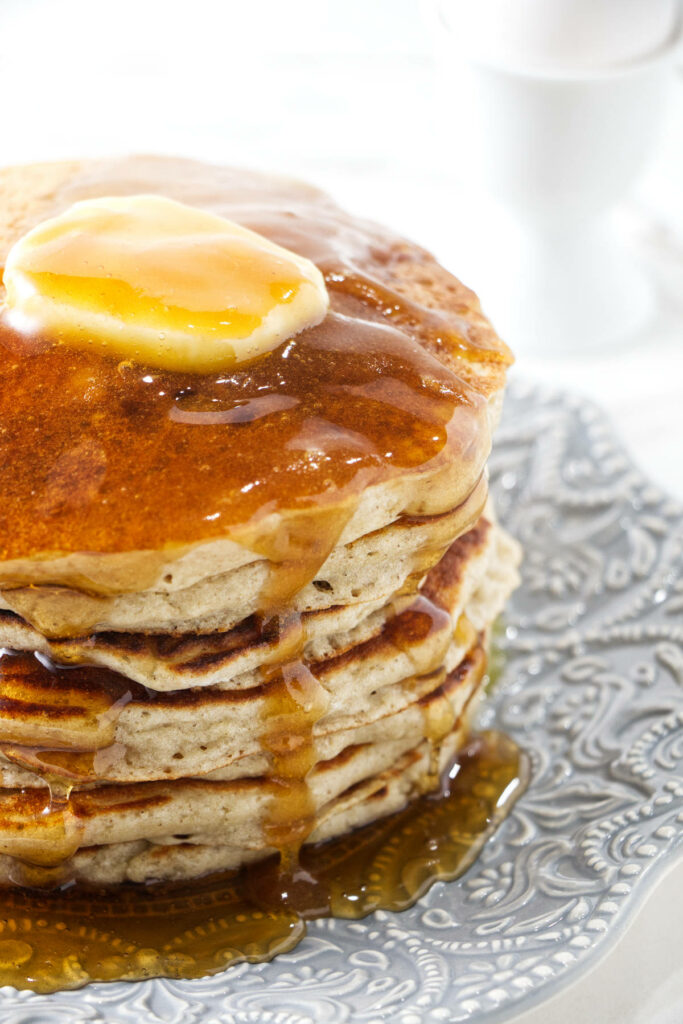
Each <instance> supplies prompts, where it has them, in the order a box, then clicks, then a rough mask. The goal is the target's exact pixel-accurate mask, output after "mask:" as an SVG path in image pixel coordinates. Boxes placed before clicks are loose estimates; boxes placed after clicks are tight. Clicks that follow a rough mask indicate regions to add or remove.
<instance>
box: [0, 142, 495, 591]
mask: <svg viewBox="0 0 683 1024" xmlns="http://www.w3.org/2000/svg"><path fill="white" fill-rule="evenodd" d="M143 192H148V193H150V192H151V193H158V194H163V195H167V196H170V197H171V198H174V199H178V200H180V201H183V202H186V203H190V204H193V205H196V206H198V207H201V208H205V209H209V210H212V211H214V212H216V213H219V214H221V215H223V216H227V217H229V218H230V219H232V220H235V221H237V222H238V223H240V224H243V225H245V226H246V227H249V228H252V229H254V230H256V231H259V232H261V233H262V234H264V235H265V236H267V237H268V238H271V239H272V240H273V241H275V242H276V243H278V244H280V245H284V246H286V247H287V248H289V249H291V250H293V251H295V252H297V253H300V254H301V255H303V256H307V257H308V258H310V259H312V260H313V261H314V262H315V263H316V264H317V265H318V266H319V267H320V269H321V270H322V271H323V273H324V275H325V278H326V282H327V287H328V290H329V292H330V297H331V306H330V313H329V315H328V316H327V318H326V319H325V320H324V321H323V322H322V323H321V324H320V325H319V326H318V327H316V328H312V329H310V330H308V331H305V332H303V333H302V334H301V335H299V336H297V337H296V338H295V339H291V340H290V341H288V342H287V343H286V344H285V345H283V346H280V348H279V349H276V350H275V351H274V352H272V353H269V354H268V355H266V356H264V357H262V358H260V359H258V360H255V361H254V362H253V363H251V364H248V365H247V366H245V367H240V368H239V369H238V370H235V371H232V372H230V373H224V374H222V375H221V374H213V375H211V374H207V375H201V376H200V375H187V374H181V373H169V372H166V371H158V370H154V371H151V370H149V368H145V367H142V366H137V365H134V364H127V363H126V364H123V363H121V364H117V363H116V362H115V361H113V360H108V359H107V358H103V357H99V356H95V355H93V354H90V353H87V354H86V353H80V352H76V351H74V350H72V349H70V348H69V347H68V346H64V345H60V344H54V343H53V342H52V341H51V340H50V339H45V338H29V339H27V338H25V337H19V336H17V335H16V334H13V333H12V331H10V330H9V328H8V327H7V326H6V325H5V326H3V327H2V329H1V331H0V372H2V375H3V389H2V393H1V394H0V490H1V491H2V494H3V502H2V507H1V509H0V582H1V583H2V586H3V589H5V588H12V587H20V586H26V585H34V584H39V585H57V586H66V587H71V588H74V589H77V590H80V591H82V592H85V593H89V594H109V595H112V594H121V593H131V592H132V593H136V592H139V591H141V590H146V589H149V588H150V587H154V586H155V585H156V584H158V583H159V582H160V581H163V580H164V578H165V577H167V576H169V575H171V576H172V583H170V584H169V585H170V586H174V585H177V586H178V587H187V586H188V581H192V580H199V579H203V578H206V577H207V576H209V575H211V576H217V575H218V574H220V573H221V572H222V571H224V569H226V568H230V567H232V566H234V564H235V561H236V558H237V555H236V549H241V550H243V551H247V552H251V553H254V554H256V555H257V556H258V557H261V558H266V559H268V561H269V562H270V563H271V564H275V565H278V566H284V567H285V568H286V573H285V575H288V576H289V577H291V576H292V573H294V574H295V575H296V579H295V580H294V581H292V579H291V578H290V579H289V580H288V581H287V583H286V586H285V590H287V589H289V591H290V592H295V591H296V590H297V589H300V588H301V586H303V585H305V583H306V582H308V581H310V580H311V579H313V578H314V576H315V573H316V571H317V569H318V568H319V567H320V566H321V565H322V564H323V563H324V562H325V560H326V559H327V557H328V556H329V554H330V552H331V551H332V550H333V549H334V548H335V546H336V545H337V544H339V543H341V542H343V543H349V541H351V540H353V539H355V538H358V537H361V536H363V535H365V534H367V533H369V532H371V531H373V530H377V529H381V528H382V527H383V526H386V525H388V524H389V523H391V522H393V521H395V520H396V519H397V518H398V517H399V516H401V515H405V514H408V515H412V516H433V515H440V514H442V513H444V512H446V511H448V510H451V509H454V508H456V507H457V506H458V505H460V504H461V503H462V502H463V501H465V499H466V498H467V497H468V496H469V495H470V493H471V492H472V490H473V489H474V487H475V485H476V483H477V481H478V479H479V477H480V476H481V473H482V470H483V467H484V463H485V460H486V457H487V455H488V451H489V447H490V433H491V426H492V423H493V421H495V418H496V416H497V411H498V407H499V399H500V396H501V394H502V389H503V386H504V377H505V368H506V366H507V365H508V364H509V362H510V361H511V357H510V354H509V352H508V350H507V349H506V347H505V346H504V345H503V344H502V343H501V342H500V341H499V340H498V339H497V337H496V335H495V333H494V332H493V330H492V328H491V327H490V325H489V324H488V322H487V321H486V319H485V318H484V317H483V315H482V314H481V312H480V309H479V305H478V302H477V300H476V298H475V296H474V295H473V294H472V293H471V292H470V291H469V290H468V289H466V288H464V287H463V286H462V285H461V284H460V283H459V282H458V281H456V279H455V278H453V277H451V275H449V274H448V273H447V272H446V271H445V270H443V269H442V268H441V267H439V266H438V264H436V263H435V261H434V260H433V259H432V257H430V256H429V255H428V254H426V253H425V252H424V251H423V250H421V249H419V248H417V247H415V246H413V245H411V244H410V243H407V242H404V241H403V240H401V239H398V238H395V237H394V236H393V235H391V234H390V233H388V232H386V231H384V230H382V229H380V228H377V227H375V226H374V225H368V224H366V223H364V222H360V221H357V220H354V219H353V218H350V217H348V216H347V215H346V214H344V213H343V212H341V211H340V210H339V209H338V208H337V207H336V206H335V205H334V204H333V203H332V202H331V201H330V200H329V199H328V198H327V197H325V196H324V195H322V194H321V193H320V192H318V191H316V190H314V189H310V188H308V187H306V186H304V185H300V184H298V183H293V182H290V181H284V180H281V179H273V178H267V177H263V176H260V175H254V174H249V173H246V172H240V171H234V170H230V169H226V168H217V167H210V166H206V165H202V164H196V163H193V162H190V161H177V160H165V159H156V158H135V159H128V160H123V161H108V162H93V163H87V164H81V163H68V164H58V165H45V166H34V167H25V168H15V169H10V170H7V171H4V172H0V260H4V256H5V254H6V252H7V250H8V248H9V246H10V245H11V244H12V243H13V242H14V241H16V239H17V238H18V237H20V236H21V235H22V234H23V233H24V232H25V231H27V230H28V229H30V228H31V227H32V226H34V225H35V224H36V223H37V222H38V221H40V220H42V219H44V218H46V217H48V216H52V215H55V214H57V213H59V212H62V211H63V210H64V209H66V208H67V207H68V206H69V205H70V204H71V203H72V202H74V201H76V200H78V199H83V198H87V197H93V196H98V195H99V196H101V195H112V194H118V195H122V194H134V193H143ZM468 525H469V524H468ZM293 567H294V568H293ZM169 568H170V569H171V571H170V573H169ZM176 570H177V571H176ZM176 580H177V581H178V582H177V584H176ZM276 590H277V588H276ZM284 596H285V599H287V597H288V594H287V593H285V595H284ZM271 601H272V604H273V605H278V604H282V603H283V594H282V591H280V592H279V593H275V592H274V593H273V594H272V595H271Z"/></svg>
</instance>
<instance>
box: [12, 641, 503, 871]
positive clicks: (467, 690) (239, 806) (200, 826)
mask: <svg viewBox="0 0 683 1024" xmlns="http://www.w3.org/2000/svg"><path fill="white" fill-rule="evenodd" d="M483 665H484V659H483V657H482V656H481V654H479V655H476V654H475V655H474V656H473V658H472V659H471V661H466V662H464V663H463V665H462V668H461V669H460V671H457V670H456V672H454V673H452V674H451V675H450V676H449V677H447V678H446V679H445V680H443V681H442V682H441V683H440V684H439V686H438V687H437V688H436V689H435V690H434V691H432V693H431V694H428V695H425V697H424V704H423V706H424V707H425V708H426V709H427V710H429V707H430V704H432V703H433V704H435V705H436V706H437V707H438V709H439V714H442V713H443V705H444V703H445V702H448V704H449V705H451V706H452V708H453V710H452V718H451V720H450V723H449V724H450V728H449V729H448V731H447V733H446V734H445V735H444V736H441V737H440V738H439V744H438V747H436V748H432V746H431V745H430V743H429V741H428V740H425V739H421V740H420V741H419V742H418V744H417V745H416V746H412V740H413V737H412V736H410V735H405V736H404V737H402V738H400V739H393V740H392V739H389V740H387V741H384V742H381V741H380V742H371V743H368V744H357V745H353V746H351V747H346V748H344V749H343V750H342V751H341V752H340V753H339V754H338V755H337V756H336V757H333V758H331V759H330V760H328V761H321V762H319V763H318V764H316V765H315V767H314V768H313V769H312V771H311V772H310V775H309V780H308V787H309V792H310V794H311V801H312V803H311V810H310V813H311V821H310V822H307V823H306V826H307V829H306V831H307V841H308V842H317V841H320V840H323V839H328V838H331V837H332V836H334V835H339V834H341V833H342V832H345V831H347V830H348V828H355V827H358V826H359V825H361V824H365V823H366V822H368V821H371V820H373V819H374V818H375V817H377V816H381V815H382V814H387V813H391V812H392V811H393V810H396V809H397V808H398V807H400V806H402V805H403V804H404V803H405V801H406V799H408V798H410V797H411V796H416V795H418V793H420V792H424V791H425V790H426V789H427V788H429V787H430V786H431V787H433V786H434V782H435V779H437V778H438V774H439V770H440V769H441V768H442V767H444V766H445V765H446V764H447V763H448V761H449V759H450V758H452V755H453V753H454V752H455V751H456V750H457V749H458V747H459V746H460V745H462V742H463V741H464V739H465V736H466V721H467V716H466V713H465V712H466V708H467V706H468V704H469V701H471V700H472V699H473V697H474V695H475V693H476V692H477V689H478V687H479V684H480V682H481V677H482V669H483ZM456 694H457V698H456ZM456 708H459V712H460V713H459V716H458V718H457V719H456V722H455V724H454V723H453V718H455V717H456V714H457V712H456ZM377 794H381V796H379V797H378V796H377ZM279 795H280V794H279V793H278V786H277V782H274V781H273V780H272V779H269V778H263V777H255V778H254V777H249V778H246V779H237V780H228V781H225V780H220V779H215V778H214V779H208V778H204V779H202V778H193V779H179V780H175V781H173V782H164V783H137V784H129V785H125V786H121V785H115V784H110V785H102V786H98V787H95V788H91V789H84V790H75V791H73V792H72V794H71V796H70V798H69V805H68V813H66V814H65V812H64V810H63V808H61V807H59V805H57V807H56V809H55V808H54V805H51V804H50V802H49V799H48V800H47V801H46V793H45V790H41V789H38V788H34V789H4V790H2V791H0V854H4V855H5V857H6V858H7V859H5V860H4V863H5V866H6V867H7V869H8V870H11V862H12V859H14V860H17V861H20V862H21V863H22V864H25V865H28V866H29V867H28V873H27V875H26V876H25V877H26V879H27V881H28V880H29V879H31V880H32V882H33V884H37V883H39V882H40V883H41V884H44V883H45V882H46V881H52V882H56V881H58V880H59V879H60V878H64V877H72V876H73V872H72V867H73V866H74V865H73V862H72V859H73V858H74V854H75V853H76V851H77V850H81V851H82V850H86V851H88V853H89V854H90V855H92V854H91V851H93V848H94V849H95V850H97V848H100V847H103V846H105V847H107V848H109V847H114V850H113V851H112V853H113V854H114V855H116V847H117V846H119V845H124V844H130V843H136V842H139V841H140V840H144V841H145V845H147V844H148V843H151V844H153V845H154V846H159V845H163V846H168V845H170V846H175V845H177V844H179V843H182V844H183V846H184V847H185V850H184V858H183V860H184V862H185V865H186V869H185V872H183V871H178V870H176V871H173V872H172V873H171V870H170V869H171V863H170V862H169V861H167V862H166V865H165V867H164V869H163V871H161V870H160V868H161V862H162V860H163V859H162V858H160V861H159V863H158V864H157V868H156V873H154V867H153V864H150V865H149V867H148V869H147V870H148V872H149V873H148V874H146V875H144V876H143V877H140V870H141V865H140V863H138V866H137V868H136V869H134V871H135V874H130V873H127V875H125V876H124V877H128V878H132V880H135V881H141V880H147V879H150V878H156V879H158V878H162V877H165V878H168V877H175V878H178V877H186V875H192V874H203V873H204V872H205V871H206V870H207V867H206V861H207V850H206V848H207V847H208V848H210V849H216V851H217V854H218V856H217V857H216V858H215V860H214V863H213V864H211V865H210V869H211V870H216V869H218V868H227V867H229V868H233V867H237V866H239V865H240V864H243V863H249V862H250V861H253V860H257V859H261V858H263V857H264V856H268V855H269V854H271V853H274V852H276V851H277V846H276V845H275V844H273V842H272V836H271V835H269V833H268V829H267V827H266V829H265V831H264V823H265V824H266V826H267V823H268V822H269V819H270V814H271V813H272V811H271V808H272V806H273V803H274V802H275V803H277V800H278V797H279ZM46 808H48V812H47V813H46ZM50 808H52V809H50ZM138 852H139V851H138ZM195 852H196V853H197V860H195V859H194V857H193V854H194V853H195ZM228 853H229V856H228ZM193 861H194V863H193ZM31 866H32V867H31ZM80 870H81V872H82V871H83V870H84V869H83V867H81V869H80ZM136 875H137V876H138V877H136ZM1 877H2V875H1V874H0V878H1ZM79 877H81V878H88V877H92V876H88V875H87V874H85V873H83V874H80V875H79ZM108 880H109V881H111V880H112V879H111V878H110V879H108ZM115 880H118V879H115Z"/></svg>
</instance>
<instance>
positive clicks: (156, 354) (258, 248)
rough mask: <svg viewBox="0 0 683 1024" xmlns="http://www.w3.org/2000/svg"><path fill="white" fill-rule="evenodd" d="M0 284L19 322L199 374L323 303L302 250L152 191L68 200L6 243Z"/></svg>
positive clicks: (314, 317) (269, 344)
mask: <svg viewBox="0 0 683 1024" xmlns="http://www.w3.org/2000/svg"><path fill="white" fill-rule="evenodd" d="M4 284H5V289H6V291H7V307H8V312H7V315H8V317H9V320H10V322H11V323H12V324H13V326H14V327H16V328H18V329H19V330H22V331H25V332H29V333H37V334H41V335H46V336H53V337H56V338H57V339H58V340H59V341H61V342H62V343H64V344H68V345H73V346H75V347H77V348H92V347H97V348H100V349H103V350H106V352H108V353H110V354H111V355H112V356H114V357H116V358H120V359H132V360H135V361H136V362H139V363H143V364H146V365H150V366H155V367H161V368H165V369H169V370H179V371H186V372H198V373H206V372H210V371H212V370H222V369H226V368H229V367H230V366H235V365H238V364H240V363H244V362H246V361H248V360H250V359H254V358H255V357H256V356H259V355H261V354H262V353H264V352H268V351H270V350H271V349H274V348H276V347H277V346H278V345H279V344H281V342H283V341H285V340H286V339H287V338H291V337H292V336H293V335H295V334H298V333H299V332H300V331H303V330H305V329H306V328H307V327H312V326H314V325H315V324H317V323H319V322H320V321H321V320H322V319H323V317H324V316H325V313H326V312H327V308H328V305H329V297H328V294H327V289H326V287H325V282H324V280H323V276H322V274H321V273H320V271H319V270H318V268H317V267H316V266H315V265H314V264H313V263H311V262H310V260H307V259H305V258H304V257H302V256H298V255H296V253H293V252H290V251H289V249H284V248H282V247H281V246H278V245H275V244H274V243H273V242H271V241H269V240H268V239H267V238H264V237H263V236H262V235H260V234H257V233H256V232H254V231H249V230H248V229H247V228H244V227H241V226H240V225H239V224H234V223H233V222H232V221H229V220H226V219H225V218H223V217H218V216H216V215H214V214H211V213H206V212H205V211H203V210H199V209H196V208H194V207H191V206H186V205H185V204H183V203H177V202H175V201H173V200H171V199H166V198H164V197H163V196H156V195H138V196H122V197H105V198H100V199H87V200H85V201H83V202H79V203H74V205H73V206H71V207H70V208H69V209H68V210H67V211H66V212H65V213H63V214H61V215H60V216H58V217H55V218H53V219H51V220H46V221H44V222H43V223H42V224H39V225H38V226H37V227H36V228H34V229H33V230H32V231H29V232H28V234H26V235H24V237H23V238H21V239H20V240H19V241H18V242H17V243H16V244H15V245H14V246H13V248H12V249H11V250H10V253H9V255H8V257H7V261H6V264H5V272H4Z"/></svg>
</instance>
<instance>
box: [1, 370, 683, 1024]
mask: <svg viewBox="0 0 683 1024" xmlns="http://www.w3.org/2000/svg"><path fill="white" fill-rule="evenodd" d="M491 479H492V485H493V490H494V492H495V495H496V498H497V501H498V512H499V515H500V518H501V520H502V521H503V522H504V523H505V525H506V526H507V527H508V529H509V530H510V531H511V532H512V533H513V534H514V535H515V536H517V537H518V538H519V539H520V540H521V542H522V544H523V545H524V548H525V561H524V566H523V583H522V586H521V587H520V589H519V590H518V591H517V593H516V594H515V596H514V598H513V600H512V602H511V604H510V608H509V611H508V613H507V616H506V624H505V625H506V628H505V631H504V636H503V639H502V646H503V648H504V657H505V668H504V671H503V674H502V677H501V679H500V681H499V683H498V684H497V686H496V688H495V689H494V692H493V694H492V695H491V698H490V701H489V704H488V707H487V710H486V724H487V725H490V724H493V723H495V724H496V725H497V726H499V727H500V728H502V729H504V730H506V731H507V732H509V733H510V734H511V735H512V736H513V737H514V738H515V739H517V741H518V742H519V743H520V744H521V745H522V746H523V747H524V748H525V749H526V750H527V752H528V753H529V754H530V756H531V759H532V766H533V778H532V782H531V784H530V786H529V789H528V790H527V792H526V793H525V794H524V796H523V797H522V798H521V799H520V801H519V802H518V803H517V805H516V806H515V808H514V810H513V812H512V814H511V816H510V817H509V818H508V820H507V821H506V822H505V823H504V825H503V826H502V828H501V829H500V830H499V831H498V832H497V833H496V835H495V836H494V837H493V839H492V840H490V842H489V843H488V845H487V846H486V847H485V849H484V851H483V853H482V855H481V856H480V858H479V860H478V861H477V862H476V864H475V865H474V866H473V867H472V868H471V869H470V870H469V872H468V873H467V874H466V875H465V876H464V877H463V878H462V879H461V880H460V881H458V882H453V883H450V884H447V885H444V884H438V885H435V886H434V887H433V888H432V889H431V891H430V892H429V893H428V894H427V896H426V897H424V898H423V899H422V900H420V902H419V903H418V904H416V906H414V907H413V908H412V909H411V910H407V911H404V912H403V913H401V914H390V913H376V914H374V915H372V916H371V917H368V918H366V919H365V920H363V921H356V922H351V921H340V920H322V921H315V922H312V923H311V924H310V926H309V934H308V937H307V938H306V939H305V940H304V942H303V943H302V944H301V945H300V946H299V947H298V948H297V949H296V950H295V951H294V952H293V953H291V954H288V955H283V956H280V957H278V958H277V959H276V960H274V961H273V962H272V963H269V964H260V965H258V966H251V965H247V964H243V965H241V966H238V967H233V968H231V969H229V970H228V971H226V972H225V973H223V974H220V975H217V976H215V977H211V978H206V979H202V980H200V981H187V982H178V981H149V982H140V983H136V984H125V983H117V984H111V985H93V986H90V987H88V988H85V989H82V990H80V991H77V992H64V993H61V994H57V995H50V996H39V995H35V994H34V993H31V992H16V991H15V990H14V989H10V988H4V989H2V990H0V1015H1V1016H2V1020H3V1024H57V1022H63V1024H85V1022H93V1024H98V1022H103V1024H104V1022H106V1024H195V1022H196V1024H200V1022H201V1024H247V1022H256V1021H258V1022H259V1024H269V1022H271V1024H312V1022H320V1024H337V1022H339V1024H342V1022H346V1021H350V1020H353V1021H362V1022H364V1024H380V1022H382V1021H391V1022H392V1024H440V1022H445V1021H448V1022H457V1021H475V1020H476V1022H477V1024H494V1022H497V1021H502V1020H504V1019H506V1018H507V1017H508V1016H511V1015H513V1014H514V1013H516V1012H519V1011H521V1010H522V1009H524V1008H527V1007H528V1006H530V1005H531V1004H533V1003H537V1002H540V1001H541V1000H542V999H543V998H545V997H546V996H548V995H549V994H550V992H551V990H552V991H555V989H556V987H557V985H558V983H561V982H563V981H565V980H566V981H568V980H570V978H571V977H572V975H575V974H576V972H578V971H579V970H583V969H585V968H586V967H587V966H588V965H589V964H590V963H591V962H592V961H593V960H594V958H595V957H596V955H597V954H598V953H599V952H603V951H604V949H605V947H606V946H607V945H608V944H609V943H610V942H611V941H612V938H613V937H614V936H615V935H616V933H617V932H618V931H619V930H620V926H621V925H622V923H623V922H624V920H625V919H626V917H627V915H629V914H631V913H633V911H634V909H635V908H636V907H637V906H638V904H639V902H640V901H641V900H642V899H643V898H644V896H645V895H646V893H647V891H648V888H649V882H650V881H651V880H652V879H653V878H654V877H655V876H656V875H657V874H658V873H661V872H662V870H663V869H664V867H665V865H668V864H669V863H671V861H672V860H673V858H674V856H675V855H676V852H677V851H678V853H680V852H681V849H682V848H683V692H682V691H681V687H682V686H683V511H682V510H681V508H680V506H679V505H677V504H676V503H675V502H673V501H672V500H670V499H668V498H667V497H666V496H665V495H663V494H662V493H661V492H660V491H659V490H658V489H657V488H655V487H653V486H652V485H651V484H649V483H648V482H647V480H645V479H644V478H643V477H642V475H641V474H640V472H639V471H638V470H637V469H635V468H634V467H633V465H632V464H631V463H630V461H629V459H628V458H627V457H626V456H625V454H624V453H623V451H622V450H621V449H620V448H619V446H618V444H617V443H616V442H615V441H614V439H613V437H612V435H611V433H610V430H609V428H608V426H607V424H606V423H605V420H604V419H603V417H602V416H601V414H600V413H599V412H598V411H597V410H596V409H595V408H593V407H592V406H590V405H588V404H585V403H584V402H583V401H579V400H577V399H573V398H569V397H566V396H561V395H557V394H549V393H545V392H540V391H537V390H530V389H526V390H525V389H524V388H522V387H520V386H517V387H516V388H514V389H512V390H511V393H510V395H509V397H508V400H507V405H506V411H505V415H504V418H503V423H502V425H501V428H500V430H499V432H498V435H497V438H496V450H495V455H494V457H493V458H492V461H491Z"/></svg>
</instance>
